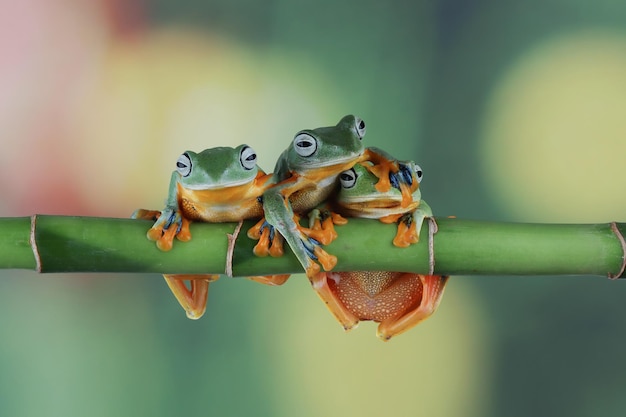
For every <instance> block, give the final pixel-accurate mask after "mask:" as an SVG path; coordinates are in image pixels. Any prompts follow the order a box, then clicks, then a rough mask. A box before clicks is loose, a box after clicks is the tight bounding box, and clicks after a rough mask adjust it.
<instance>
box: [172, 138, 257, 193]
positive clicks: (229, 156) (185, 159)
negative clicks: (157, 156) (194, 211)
mask: <svg viewBox="0 0 626 417" xmlns="http://www.w3.org/2000/svg"><path fill="white" fill-rule="evenodd" d="M256 160H257V156H256V152H254V150H253V149H252V148H251V147H250V146H248V145H239V146H237V147H236V148H230V147H217V148H211V149H205V150H204V151H202V152H200V153H196V152H193V151H186V152H184V153H183V154H182V155H180V156H179V157H178V160H177V161H176V171H177V172H178V175H179V178H178V182H179V183H180V185H181V186H183V187H184V188H186V189H188V190H214V189H218V188H224V187H234V186H238V185H243V184H246V183H249V182H252V181H254V179H255V178H256V176H257V173H258V172H259V168H258V167H257V165H256Z"/></svg>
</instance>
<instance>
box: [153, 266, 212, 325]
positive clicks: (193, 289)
mask: <svg viewBox="0 0 626 417" xmlns="http://www.w3.org/2000/svg"><path fill="white" fill-rule="evenodd" d="M219 277H220V276H219V275H193V274H189V275H188V274H176V275H172V274H165V275H163V278H165V282H167V285H168V287H170V290H172V293H173V294H174V296H175V297H176V299H177V300H178V302H179V303H180V305H181V307H182V308H183V309H184V310H185V313H187V317H188V318H190V319H192V320H197V319H199V318H200V317H202V315H204V312H205V310H206V303H207V298H208V295H209V283H210V282H213V281H217V279H218V278H219ZM185 281H189V286H190V288H188V287H187V285H186V283H185Z"/></svg>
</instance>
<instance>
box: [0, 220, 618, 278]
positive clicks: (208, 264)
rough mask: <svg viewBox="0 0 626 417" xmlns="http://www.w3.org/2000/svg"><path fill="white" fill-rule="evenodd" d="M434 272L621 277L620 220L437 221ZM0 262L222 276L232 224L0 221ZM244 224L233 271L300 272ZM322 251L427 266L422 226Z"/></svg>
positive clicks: (382, 230)
mask: <svg viewBox="0 0 626 417" xmlns="http://www.w3.org/2000/svg"><path fill="white" fill-rule="evenodd" d="M437 224H438V226H439V231H438V233H437V234H436V235H435V238H434V258H435V273H436V274H441V275H581V274H584V275H601V276H611V275H617V274H619V273H620V272H621V274H622V275H623V271H622V265H623V262H624V248H623V246H622V242H623V240H621V239H620V236H619V233H617V232H616V231H618V230H619V232H620V233H621V234H624V233H625V231H626V224H622V223H619V224H616V227H615V226H614V227H613V228H612V225H614V224H613V223H610V224H526V223H496V222H483V221H472V220H461V219H437ZM0 225H1V230H2V231H3V232H2V234H1V235H0V268H3V269H32V270H36V271H39V272H159V273H181V274H183V273H184V274H194V273H211V274H223V273H224V271H225V263H226V253H227V248H228V239H227V234H232V233H233V231H234V229H235V227H236V224H234V223H213V224H208V223H194V224H192V226H191V232H192V236H193V239H192V240H191V241H190V242H186V243H183V242H178V241H176V242H175V243H174V248H173V250H171V251H169V252H161V251H159V250H158V249H157V248H156V245H155V244H154V242H151V241H149V240H148V239H147V238H146V231H147V230H148V229H149V228H150V226H151V222H149V221H143V220H131V219H114V218H95V217H65V216H45V215H36V216H33V217H32V218H28V217H20V218H0ZM251 225H252V222H245V223H244V224H243V228H242V231H241V233H240V234H239V236H238V238H237V241H236V243H235V248H234V252H233V263H232V269H233V275H234V276H248V275H272V274H286V273H298V272H302V268H301V266H300V264H299V263H298V262H297V260H296V258H295V257H294V256H293V254H292V253H291V251H289V249H288V248H287V249H286V253H285V256H283V257H280V258H269V257H268V258H258V257H256V256H254V255H253V253H252V247H253V246H254V244H255V241H253V240H251V239H249V238H248V237H247V236H246V233H245V232H246V231H247V229H248V228H249V227H251ZM337 231H338V233H339V237H338V238H337V240H336V241H335V242H333V243H332V244H330V245H328V246H326V247H325V249H326V250H327V251H328V252H329V253H332V254H333V255H336V256H337V258H338V263H337V266H336V268H335V269H336V270H337V271H347V270H396V271H407V272H417V273H424V274H425V273H427V272H428V269H429V262H428V259H429V251H428V226H427V224H426V223H425V224H424V226H423V227H422V231H421V239H420V242H419V243H418V244H416V245H412V246H411V247H409V248H396V247H394V246H393V245H392V244H391V241H392V239H393V237H394V234H395V226H394V225H385V224H382V223H380V222H378V221H376V220H366V219H350V221H349V223H348V224H347V225H345V226H338V227H337Z"/></svg>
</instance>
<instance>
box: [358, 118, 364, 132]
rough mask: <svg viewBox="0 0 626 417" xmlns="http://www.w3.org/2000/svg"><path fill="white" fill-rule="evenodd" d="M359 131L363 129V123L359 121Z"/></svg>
mask: <svg viewBox="0 0 626 417" xmlns="http://www.w3.org/2000/svg"><path fill="white" fill-rule="evenodd" d="M359 129H360V130H363V129H365V122H364V121H363V120H361V122H360V123H359Z"/></svg>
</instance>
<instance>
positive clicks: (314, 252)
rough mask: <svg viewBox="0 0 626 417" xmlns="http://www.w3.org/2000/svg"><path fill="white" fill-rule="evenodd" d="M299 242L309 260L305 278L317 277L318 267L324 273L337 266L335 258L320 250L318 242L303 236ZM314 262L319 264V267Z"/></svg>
mask: <svg viewBox="0 0 626 417" xmlns="http://www.w3.org/2000/svg"><path fill="white" fill-rule="evenodd" d="M301 240H302V243H303V245H304V249H305V251H306V255H307V257H308V260H309V262H308V263H307V266H306V267H305V271H306V276H307V277H309V278H311V277H313V276H315V275H317V274H318V273H319V272H320V265H321V266H322V268H324V271H330V270H332V269H333V268H334V267H335V265H337V257H336V256H334V255H331V254H329V253H328V252H326V251H325V250H324V249H322V246H321V244H320V242H318V241H317V240H315V239H314V238H310V237H307V236H303V237H302V238H301ZM316 262H319V265H318V263H316Z"/></svg>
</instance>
